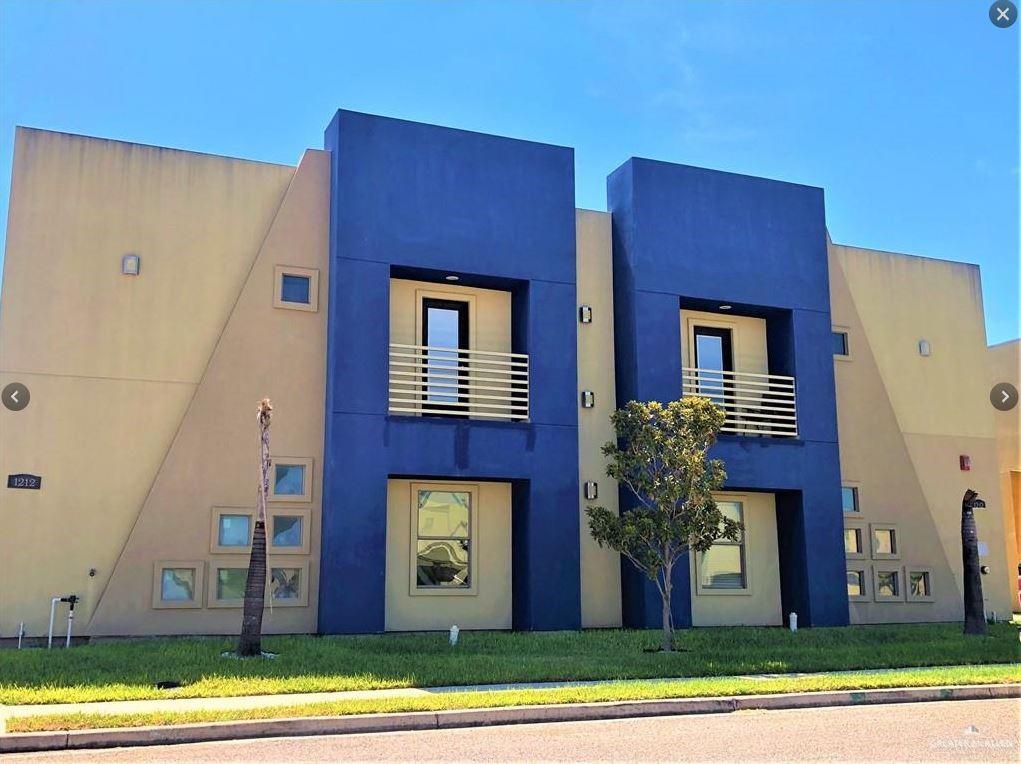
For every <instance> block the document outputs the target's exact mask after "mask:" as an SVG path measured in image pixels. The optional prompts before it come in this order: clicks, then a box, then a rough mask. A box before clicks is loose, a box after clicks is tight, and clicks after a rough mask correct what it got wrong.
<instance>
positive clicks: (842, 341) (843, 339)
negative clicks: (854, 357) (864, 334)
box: [833, 332, 848, 355]
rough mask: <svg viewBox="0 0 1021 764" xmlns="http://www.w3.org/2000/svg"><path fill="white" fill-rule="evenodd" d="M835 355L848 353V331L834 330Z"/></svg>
mask: <svg viewBox="0 0 1021 764" xmlns="http://www.w3.org/2000/svg"><path fill="white" fill-rule="evenodd" d="M833 355H848V352H847V332H833Z"/></svg>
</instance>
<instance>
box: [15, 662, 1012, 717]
mask: <svg viewBox="0 0 1021 764" xmlns="http://www.w3.org/2000/svg"><path fill="white" fill-rule="evenodd" d="M988 665H989V666H991V667H1001V668H1009V667H1011V666H1012V664H1008V663H1001V664H988ZM915 668H924V667H915ZM940 668H950V669H953V668H958V667H955V666H944V667H940ZM905 670H910V669H905V668H897V669H871V670H859V671H823V672H811V673H796V674H746V675H737V676H722V677H674V678H663V679H618V680H612V679H595V680H590V681H579V682H521V683H514V684H485V685H464V686H450V687H424V688H423V687H399V688H392V689H385V690H346V691H339V692H306V693H290V694H280V695H240V696H233V697H219V698H159V699H154V700H118V701H102V702H96V703H53V704H46V705H12V706H4V705H0V733H2V732H3V731H4V730H5V729H6V720H7V719H10V718H14V717H25V716H49V715H51V714H68V713H71V714H73V713H89V714H130V713H150V712H157V711H158V712H163V711H169V712H175V711H214V710H235V709H250V708H274V707H279V706H294V705H304V704H307V703H329V702H334V701H344V700H371V699H373V698H380V699H383V698H422V697H428V696H430V695H435V694H438V693H451V692H500V691H503V690H549V689H559V688H566V687H591V686H593V685H607V684H615V685H644V686H648V687H654V686H656V685H657V684H664V683H666V682H694V681H703V680H705V679H748V680H753V681H755V680H758V681H767V680H770V679H797V678H801V677H808V676H818V677H825V676H835V677H836V676H843V675H847V674H888V673H891V672H896V671H905Z"/></svg>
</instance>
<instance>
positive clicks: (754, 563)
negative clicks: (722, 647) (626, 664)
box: [688, 492, 783, 626]
mask: <svg viewBox="0 0 1021 764" xmlns="http://www.w3.org/2000/svg"><path fill="white" fill-rule="evenodd" d="M716 498H717V499H719V500H720V501H739V502H741V504H742V505H743V508H744V535H745V570H746V573H747V576H748V578H747V584H748V586H747V588H746V589H744V590H741V591H714V592H708V591H705V590H702V591H701V592H700V591H699V587H698V570H697V559H696V558H697V556H698V555H697V554H695V553H692V554H689V555H688V559H689V564H690V566H691V623H692V625H693V626H780V625H781V624H782V623H783V616H782V614H781V607H780V567H779V564H778V562H777V561H778V560H779V555H780V552H779V547H778V546H777V538H776V500H775V497H774V496H773V494H771V493H736V492H725V493H719V494H716Z"/></svg>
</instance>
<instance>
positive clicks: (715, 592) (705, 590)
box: [691, 493, 753, 597]
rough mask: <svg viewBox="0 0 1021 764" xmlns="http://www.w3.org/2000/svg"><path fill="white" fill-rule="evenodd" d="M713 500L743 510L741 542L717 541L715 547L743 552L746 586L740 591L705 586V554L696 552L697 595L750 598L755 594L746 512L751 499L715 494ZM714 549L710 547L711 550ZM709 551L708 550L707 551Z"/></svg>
mask: <svg viewBox="0 0 1021 764" xmlns="http://www.w3.org/2000/svg"><path fill="white" fill-rule="evenodd" d="M713 498H714V499H715V501H716V503H717V504H737V505H738V506H739V507H740V508H741V524H742V526H744V527H743V528H742V530H741V539H740V541H729V540H725V541H715V542H713V546H717V545H719V546H736V547H738V548H739V549H740V552H741V574H742V578H743V580H744V586H743V587H741V588H740V589H724V588H721V587H714V586H704V585H703V584H702V570H701V567H702V563H701V556H702V554H703V553H701V552H695V553H693V554H692V555H691V557H692V558H693V560H694V563H693V564H694V574H695V594H696V595H697V596H703V597H718V596H722V597H734V596H737V597H748V596H751V595H752V594H753V592H752V584H751V571H750V570H749V566H748V548H747V544H748V513H747V512H746V511H745V507H746V505H747V503H748V499H749V497H748V496H747V495H746V494H732V493H728V494H714V496H713ZM711 548H712V547H710V549H711ZM707 551H708V550H707Z"/></svg>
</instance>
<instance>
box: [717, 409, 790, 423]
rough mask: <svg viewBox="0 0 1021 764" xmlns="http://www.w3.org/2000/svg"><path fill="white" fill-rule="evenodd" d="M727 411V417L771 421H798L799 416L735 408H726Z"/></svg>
mask: <svg viewBox="0 0 1021 764" xmlns="http://www.w3.org/2000/svg"><path fill="white" fill-rule="evenodd" d="M725 411H726V412H727V419H745V418H747V419H765V420H767V421H770V422H796V421H798V418H797V417H796V416H787V415H786V414H773V413H771V412H768V411H767V412H765V413H760V412H758V411H745V410H744V409H741V410H740V411H735V410H734V409H729V408H725Z"/></svg>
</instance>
